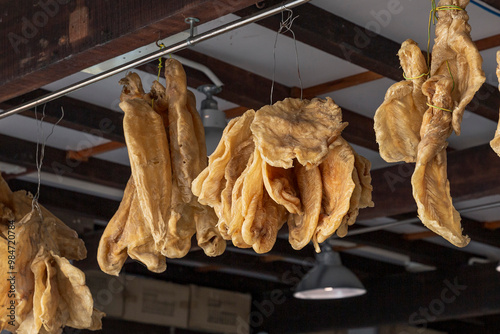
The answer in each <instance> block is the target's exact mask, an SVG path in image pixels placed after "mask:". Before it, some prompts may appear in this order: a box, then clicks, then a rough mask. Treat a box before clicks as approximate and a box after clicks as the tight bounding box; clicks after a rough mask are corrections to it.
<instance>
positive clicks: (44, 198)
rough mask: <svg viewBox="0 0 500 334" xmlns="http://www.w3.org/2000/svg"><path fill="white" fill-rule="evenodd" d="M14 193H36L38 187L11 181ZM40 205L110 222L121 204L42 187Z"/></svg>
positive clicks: (30, 183)
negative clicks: (18, 191)
mask: <svg viewBox="0 0 500 334" xmlns="http://www.w3.org/2000/svg"><path fill="white" fill-rule="evenodd" d="M8 184H9V187H10V188H11V189H12V190H13V191H17V190H27V191H29V192H31V193H32V194H35V193H36V189H37V185H36V183H33V182H28V181H22V180H14V179H13V180H9V181H8ZM39 201H40V204H42V205H43V206H46V207H47V208H57V209H63V210H66V211H71V212H73V214H74V216H75V217H77V216H79V215H83V216H86V217H91V218H94V219H100V220H104V221H108V220H109V219H111V217H113V215H114V214H115V212H116V210H117V209H118V206H119V204H120V203H119V202H118V201H114V200H110V199H107V198H102V197H97V196H92V195H87V194H82V193H78V192H75V191H71V190H66V189H61V188H55V187H51V186H46V185H41V187H40V199H39Z"/></svg>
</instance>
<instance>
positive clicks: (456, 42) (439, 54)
mask: <svg viewBox="0 0 500 334" xmlns="http://www.w3.org/2000/svg"><path fill="white" fill-rule="evenodd" d="M468 4H469V0H441V1H439V4H438V7H442V6H458V7H461V8H463V10H439V11H437V13H438V20H437V24H436V32H435V34H436V37H435V38H434V46H433V48H432V60H431V76H432V77H434V76H436V75H443V76H445V77H448V78H451V79H452V80H453V88H452V91H451V97H452V100H453V103H452V104H451V105H450V106H449V108H448V109H450V110H452V111H453V113H452V116H453V120H452V126H453V130H454V131H455V133H456V134H457V135H459V134H460V123H461V122H462V117H463V115H464V111H465V107H466V106H467V105H468V104H469V102H470V101H471V100H472V98H473V97H474V95H475V94H476V92H477V91H478V90H479V88H481V86H482V84H483V83H484V81H485V80H486V77H485V75H484V72H483V69H482V64H483V58H482V57H481V54H480V53H479V50H478V49H477V47H476V44H475V43H474V42H473V41H472V38H471V36H470V30H471V28H470V25H469V23H468V21H469V15H467V11H465V7H466V6H467V5H468Z"/></svg>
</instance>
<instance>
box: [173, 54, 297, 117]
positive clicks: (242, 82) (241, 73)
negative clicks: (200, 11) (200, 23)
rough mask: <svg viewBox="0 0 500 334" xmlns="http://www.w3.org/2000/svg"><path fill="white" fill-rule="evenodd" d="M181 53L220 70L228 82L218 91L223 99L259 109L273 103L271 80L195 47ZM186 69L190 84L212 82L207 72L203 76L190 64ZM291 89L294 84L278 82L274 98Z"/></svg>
mask: <svg viewBox="0 0 500 334" xmlns="http://www.w3.org/2000/svg"><path fill="white" fill-rule="evenodd" d="M177 54H178V55H179V56H182V57H184V58H188V59H190V60H193V61H196V62H199V63H201V64H204V65H206V66H208V67H209V68H210V69H211V70H212V71H213V72H214V73H216V74H217V76H218V77H219V79H220V80H221V81H222V82H223V83H224V86H223V88H222V92H221V93H220V94H218V96H220V97H221V98H222V99H225V100H228V101H231V102H233V103H235V104H238V105H240V106H244V107H247V108H253V109H255V110H258V109H260V108H261V107H262V106H264V105H266V104H269V103H270V92H271V84H272V81H271V80H269V79H267V78H264V77H262V76H260V75H257V74H254V73H251V72H249V71H246V70H244V69H242V68H239V67H237V66H232V65H230V64H228V63H226V62H223V61H220V60H218V59H216V58H213V57H210V56H207V55H204V54H201V53H198V52H195V51H193V50H189V49H186V50H182V51H179V52H177ZM186 70H187V71H188V77H189V79H188V85H189V86H191V87H198V86H199V85H200V84H206V83H210V81H208V80H207V79H205V78H203V77H204V76H205V75H203V76H200V72H199V71H195V70H192V69H190V68H187V67H186ZM196 72H198V73H196ZM189 82H191V83H192V84H193V85H191V84H190V83H189ZM290 90H291V89H290V87H287V86H285V85H282V84H280V83H277V82H275V83H274V90H273V101H281V100H283V99H285V98H287V97H290Z"/></svg>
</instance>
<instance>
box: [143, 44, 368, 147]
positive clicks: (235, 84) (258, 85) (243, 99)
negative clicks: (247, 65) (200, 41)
mask: <svg viewBox="0 0 500 334" xmlns="http://www.w3.org/2000/svg"><path fill="white" fill-rule="evenodd" d="M177 54H179V55H180V56H182V57H184V58H187V59H190V60H193V61H196V62H199V63H202V64H204V65H207V66H208V67H210V69H212V70H213V71H214V73H216V74H217V76H218V77H219V79H220V80H221V81H222V82H223V83H224V87H223V89H222V92H221V93H219V94H217V96H218V97H220V98H222V99H225V100H227V101H229V102H232V103H235V104H238V105H240V106H243V107H241V108H234V109H231V110H230V111H228V113H227V115H228V117H237V116H241V115H242V114H243V113H244V112H245V111H246V110H248V109H247V108H253V109H255V110H258V109H260V108H261V107H262V106H264V105H267V104H269V102H270V100H269V93H270V89H271V83H272V81H271V80H269V79H267V78H264V77H261V76H259V75H256V74H253V73H250V72H248V71H245V70H243V69H241V68H239V67H236V66H233V65H231V64H228V63H225V62H223V61H220V60H218V59H215V58H212V57H210V56H207V55H204V54H201V53H198V52H195V51H193V50H183V51H181V52H178V53H177ZM184 68H185V70H186V74H187V82H188V86H189V87H198V86H200V85H203V84H206V83H209V82H210V80H209V79H208V78H207V77H206V76H205V75H204V74H203V73H201V72H200V71H197V70H193V69H191V68H189V67H187V66H185V67H184ZM139 69H140V70H143V71H145V72H147V73H150V74H154V75H156V74H157V72H158V68H157V65H156V64H154V63H150V64H147V65H144V66H142V67H140V68H139ZM242 82H244V83H245V84H244V85H242V84H241V83H242ZM249 87H251V88H249ZM291 91H292V88H290V87H287V86H285V85H281V84H279V83H275V84H274V93H273V99H274V101H281V100H283V99H285V98H287V97H290V96H291ZM342 116H343V120H344V121H346V122H349V126H348V127H347V128H346V129H345V130H344V131H343V132H342V134H343V136H344V138H345V139H346V140H347V141H349V142H350V143H353V144H356V145H359V146H362V147H365V148H368V149H371V150H374V151H378V145H377V142H376V140H375V131H374V130H373V119H371V118H369V117H366V116H363V115H360V114H358V113H355V112H353V111H350V110H348V109H345V108H343V109H342Z"/></svg>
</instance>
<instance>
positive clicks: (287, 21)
mask: <svg viewBox="0 0 500 334" xmlns="http://www.w3.org/2000/svg"><path fill="white" fill-rule="evenodd" d="M285 12H286V13H287V14H288V16H287V17H286V18H285ZM297 17H298V16H293V11H292V10H291V9H289V8H286V9H284V10H283V11H282V12H281V22H280V28H279V29H278V31H277V32H276V39H275V40H274V48H273V79H272V83H271V94H270V98H269V99H270V104H273V92H274V83H275V77H276V45H277V44H278V37H279V35H280V34H285V33H286V32H290V33H291V34H292V38H293V42H294V46H295V63H296V66H297V76H298V79H299V84H300V99H301V100H302V94H303V90H304V89H303V87H302V78H301V77H300V66H299V51H298V49H297V39H296V38H295V33H294V32H293V30H292V25H293V21H295V19H296V18H297Z"/></svg>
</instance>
